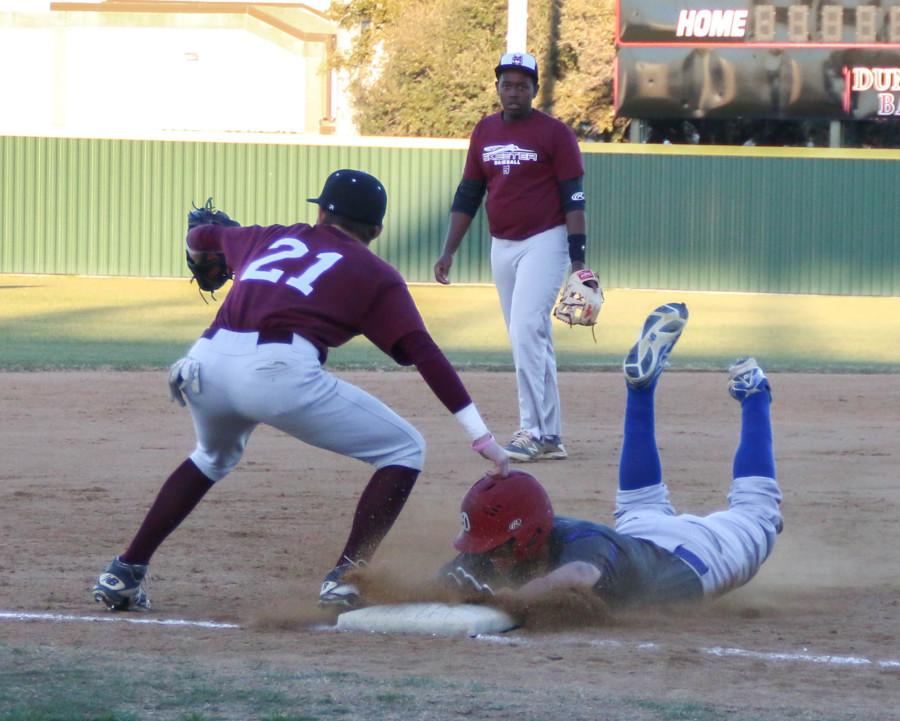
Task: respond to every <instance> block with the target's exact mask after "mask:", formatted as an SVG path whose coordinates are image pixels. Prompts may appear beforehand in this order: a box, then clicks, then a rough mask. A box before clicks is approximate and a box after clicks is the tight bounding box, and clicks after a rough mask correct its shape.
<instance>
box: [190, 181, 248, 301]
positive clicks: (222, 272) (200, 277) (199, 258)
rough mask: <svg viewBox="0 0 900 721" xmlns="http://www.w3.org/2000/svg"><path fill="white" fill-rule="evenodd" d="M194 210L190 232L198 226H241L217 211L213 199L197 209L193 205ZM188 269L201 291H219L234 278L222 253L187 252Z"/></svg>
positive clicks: (191, 211)
mask: <svg viewBox="0 0 900 721" xmlns="http://www.w3.org/2000/svg"><path fill="white" fill-rule="evenodd" d="M191 205H192V206H193V207H192V210H190V211H189V212H188V216H187V221H188V232H190V231H191V229H193V228H196V227H197V226H198V225H224V226H237V225H240V223H238V222H237V221H236V220H232V218H230V217H229V215H228V214H227V213H225V212H223V211H221V210H216V208H215V207H214V206H213V201H212V198H210V199H209V200H207V201H206V204H205V205H203V206H201V207H199V208H198V207H197V206H196V205H193V203H192V204H191ZM185 255H186V259H187V267H188V270H190V271H191V275H193V276H194V278H193V279H194V280H196V281H197V285H198V286H199V287H200V290H205V291H208V292H210V293H211V292H213V291H215V290H218V289H219V288H221V287H222V286H223V285H225V281H227V280H230V279H231V278H232V277H234V273H232V272H231V271H230V270H229V268H228V264H227V263H226V262H225V254H224V253H222V252H220V251H202V250H200V251H191V250H188V251H187V252H186V254H185Z"/></svg>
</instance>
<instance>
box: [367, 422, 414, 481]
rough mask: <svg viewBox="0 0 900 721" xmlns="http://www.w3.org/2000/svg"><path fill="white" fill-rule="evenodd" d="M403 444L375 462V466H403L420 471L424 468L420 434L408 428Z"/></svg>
mask: <svg viewBox="0 0 900 721" xmlns="http://www.w3.org/2000/svg"><path fill="white" fill-rule="evenodd" d="M410 431H411V432H410V433H408V434H407V436H406V438H405V439H404V442H403V443H401V444H399V445H398V446H397V447H396V448H395V449H393V450H392V451H390V452H389V453H386V454H384V455H383V456H382V457H381V458H379V459H378V460H377V462H376V463H375V466H376V467H377V468H384V467H385V466H405V467H406V468H413V469H415V470H417V471H421V470H422V469H423V468H424V467H425V439H424V438H423V437H422V434H421V433H419V432H418V431H417V430H416V429H415V428H413V427H412V426H410Z"/></svg>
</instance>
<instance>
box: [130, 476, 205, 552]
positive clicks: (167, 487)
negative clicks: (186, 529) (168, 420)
mask: <svg viewBox="0 0 900 721" xmlns="http://www.w3.org/2000/svg"><path fill="white" fill-rule="evenodd" d="M212 486H213V481H212V480H210V479H209V478H207V477H206V476H204V475H203V473H201V472H200V469H199V468H197V466H195V465H194V462H193V461H192V460H191V459H190V458H188V459H187V460H186V461H185V462H184V463H182V464H181V465H180V466H178V468H176V469H175V471H174V472H173V473H172V475H171V476H169V477H168V479H166V482H165V483H163V487H162V488H160V489H159V493H158V494H157V496H156V500H155V501H154V502H153V505H152V506H151V507H150V510H149V511H147V515H146V516H145V517H144V522H143V523H142V524H141V527H140V528H139V529H138V532H137V534H136V535H135V537H134V539H133V540H132V541H131V545H130V546H129V547H128V550H127V551H125V553H123V554H122V556H121V559H122V560H123V561H124V562H125V563H148V562H149V561H150V557H151V556H152V555H153V554H154V552H155V551H156V549H157V548H159V544H161V543H162V542H163V541H165V540H166V537H167V536H168V535H169V534H170V533H171V532H172V531H174V530H175V529H176V528H178V524H180V523H181V522H182V521H183V520H184V519H185V518H187V516H188V514H189V513H190V512H191V511H193V510H194V507H195V506H196V505H197V504H198V503H199V502H200V499H201V498H203V496H205V495H206V492H207V491H208V490H209V489H210V488H212Z"/></svg>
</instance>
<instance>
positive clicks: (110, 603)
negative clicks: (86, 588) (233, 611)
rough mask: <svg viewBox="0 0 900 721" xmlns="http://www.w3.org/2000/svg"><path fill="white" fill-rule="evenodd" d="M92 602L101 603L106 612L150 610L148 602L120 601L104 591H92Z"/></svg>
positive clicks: (96, 589) (97, 589)
mask: <svg viewBox="0 0 900 721" xmlns="http://www.w3.org/2000/svg"><path fill="white" fill-rule="evenodd" d="M93 593H94V602H95V603H102V604H103V605H104V606H106V610H107V611H134V610H137V609H143V610H147V609H149V608H150V602H149V601H146V602H145V603H135V602H134V601H133V600H132V599H130V598H129V599H126V600H124V601H123V600H122V599H121V598H113V597H112V596H110V595H109V594H108V593H107V592H106V591H104V590H102V589H99V588H95V589H93Z"/></svg>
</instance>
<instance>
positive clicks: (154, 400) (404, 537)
mask: <svg viewBox="0 0 900 721" xmlns="http://www.w3.org/2000/svg"><path fill="white" fill-rule="evenodd" d="M338 375H340V376H341V377H344V378H346V379H348V380H350V381H351V382H353V383H356V384H358V385H360V386H361V387H363V388H365V389H366V390H369V391H370V392H372V393H373V394H375V395H377V396H378V397H379V398H381V399H383V400H385V401H386V402H388V403H389V404H390V405H391V406H392V407H394V408H395V409H396V410H397V411H398V412H399V413H401V414H402V415H403V416H405V417H406V418H407V419H409V420H410V421H411V422H412V423H413V424H415V425H416V426H417V427H418V428H419V429H420V430H421V431H422V433H423V434H424V435H425V437H426V440H427V442H428V458H427V461H426V468H425V471H424V472H423V474H422V476H421V477H420V480H419V483H418V485H417V487H416V488H415V490H414V491H413V494H412V496H411V498H410V501H409V503H408V505H407V507H406V509H405V510H404V512H403V514H402V515H401V517H400V519H399V521H398V523H397V525H396V526H395V527H394V529H393V531H392V532H391V534H390V535H389V536H388V538H387V540H386V541H385V543H384V544H383V545H382V547H381V549H380V551H379V553H378V555H377V556H376V559H375V563H374V564H373V567H372V574H373V577H374V578H376V579H382V586H384V583H383V581H384V579H391V578H401V579H404V582H406V581H410V582H415V581H416V580H419V579H426V578H429V577H430V576H431V575H433V574H434V573H435V571H436V569H437V568H438V566H439V565H440V564H441V563H442V562H443V561H445V560H447V559H448V558H450V557H451V556H452V549H451V546H450V543H451V540H452V538H453V536H454V535H455V533H456V529H457V523H458V521H457V509H458V504H459V500H460V498H461V497H462V495H463V493H464V492H465V491H466V489H467V488H468V486H469V485H470V484H471V483H472V482H474V481H475V480H476V479H477V478H478V477H480V475H481V474H482V473H483V472H484V471H485V470H486V464H485V462H484V461H483V460H482V459H480V458H479V457H478V456H476V455H475V454H473V453H472V452H471V451H470V450H469V449H468V447H467V443H466V441H465V438H464V435H463V432H462V430H461V429H460V428H459V427H458V425H457V424H456V422H455V421H454V420H453V418H452V417H451V416H450V415H449V414H448V413H447V412H446V410H445V409H444V408H443V407H442V406H441V405H440V404H439V402H438V401H437V400H436V399H435V398H434V397H433V396H432V395H431V393H430V392H429V391H428V389H427V388H426V386H425V385H424V383H422V382H421V379H420V378H419V377H418V375H417V374H415V373H414V372H403V371H398V372H344V373H338ZM462 376H463V380H464V382H465V383H466V385H467V386H468V388H469V389H470V391H471V392H472V395H473V397H474V399H475V401H476V403H477V404H478V406H479V408H480V409H481V411H482V414H483V415H484V416H485V418H486V419H487V421H488V424H489V425H490V427H491V428H492V430H493V431H494V432H495V433H496V434H497V435H498V436H502V437H503V438H505V437H506V436H507V435H508V434H511V432H512V431H513V430H514V429H515V426H516V417H517V416H516V407H515V385H514V383H515V381H514V378H513V376H512V374H509V373H482V372H466V373H463V374H462ZM165 377H166V376H165V373H164V372H160V371H157V372H140V373H126V372H112V373H107V372H58V373H57V372H52V373H3V374H0V397H2V398H3V399H4V401H3V421H2V431H0V445H2V448H3V449H4V451H3V453H4V462H3V464H2V472H0V474H2V485H0V507H2V519H3V523H2V527H0V544H2V548H3V553H2V555H0V610H2V611H21V612H38V611H40V612H52V613H60V614H73V615H100V614H101V611H100V609H99V608H98V607H97V606H96V605H95V604H94V603H93V601H92V599H91V597H90V595H89V593H88V589H89V587H90V585H91V583H92V582H93V579H94V578H95V577H96V575H97V574H98V572H99V571H100V570H102V568H103V566H104V565H105V564H106V563H107V562H108V561H109V559H110V558H111V557H112V556H113V554H115V553H118V552H120V551H121V550H122V549H123V548H124V546H125V544H126V543H127V541H128V540H129V539H130V537H131V535H132V534H133V532H134V531H135V530H136V528H137V525H138V524H139V523H140V521H141V519H142V517H143V515H144V513H145V511H146V509H147V508H148V506H149V504H150V502H151V501H152V499H153V497H154V496H155V494H156V491H157V490H158V488H159V486H160V485H161V483H162V481H163V480H164V478H165V477H166V475H167V474H168V473H169V472H170V471H171V470H172V469H174V468H175V467H176V466H177V465H178V464H179V463H180V462H181V461H182V460H183V459H184V457H185V456H186V455H187V454H188V453H189V452H190V451H191V450H192V447H193V429H192V425H191V420H190V415H189V413H188V412H187V411H186V410H183V409H180V408H179V407H177V406H176V405H174V404H171V403H170V402H169V401H168V395H167V388H166V382H165ZM725 380H726V378H725V374H724V373H690V372H669V373H667V374H666V375H665V376H664V377H663V379H662V381H661V384H660V389H659V392H658V396H657V399H658V400H657V424H658V433H657V435H658V441H659V445H660V450H661V454H662V461H663V469H664V475H665V477H666V480H667V482H668V483H669V485H670V488H671V490H672V495H673V499H674V502H675V504H676V506H677V507H678V508H679V510H683V511H690V512H694V513H705V512H708V511H712V510H715V509H716V508H718V507H721V506H722V505H723V504H724V497H725V493H726V490H727V486H728V483H729V481H730V474H731V458H732V453H733V451H734V448H735V445H736V443H737V436H738V421H739V414H738V406H737V404H736V403H735V402H734V401H732V400H731V399H730V398H729V397H728V395H727V392H726V385H725ZM772 383H773V386H774V389H775V402H774V405H773V418H774V426H775V437H776V459H777V464H778V473H779V481H780V483H781V485H782V489H783V491H784V496H785V501H784V517H785V530H784V532H783V534H782V535H781V536H780V538H779V540H778V542H777V545H776V548H775V551H774V554H773V556H772V557H771V558H770V560H769V561H768V562H767V563H766V564H765V565H764V567H763V569H762V571H761V572H760V574H759V575H758V576H757V577H756V578H755V579H754V580H752V581H751V582H750V583H749V584H748V585H747V586H746V587H744V588H743V589H740V590H738V591H736V592H734V593H732V594H731V595H729V596H727V597H725V598H724V599H722V600H720V601H718V602H716V603H713V604H709V605H703V606H699V607H692V608H674V609H669V610H665V611H658V612H654V613H640V614H623V615H621V616H618V617H615V618H613V619H609V620H608V621H606V622H605V623H594V624H589V623H587V622H586V619H585V618H584V615H583V614H579V613H578V609H577V608H575V609H573V608H572V607H571V606H570V607H566V609H567V610H566V613H565V614H558V615H556V616H554V614H553V613H548V614H546V615H544V616H542V617H541V618H537V617H536V618H535V619H534V624H533V625H532V626H531V627H528V626H526V627H525V628H523V629H519V630H517V631H514V632H512V633H510V634H507V635H506V636H504V637H503V638H502V639H495V640H493V641H490V640H484V639H467V638H449V639H448V638H433V637H428V636H394V637H387V636H380V635H368V634H357V633H354V634H347V633H336V632H331V631H327V630H323V628H322V625H321V624H325V623H327V622H328V620H329V619H328V617H327V616H326V615H324V613H323V612H320V611H319V610H318V609H316V597H317V593H318V587H319V583H320V581H321V578H322V576H323V574H324V573H325V572H326V571H327V570H328V569H330V568H331V566H332V564H333V563H334V561H335V559H336V556H337V554H338V553H339V551H340V550H341V547H342V545H343V541H344V539H345V536H346V533H347V531H348V529H349V526H350V521H351V516H352V513H353V509H354V505H355V501H356V498H357V496H358V494H359V493H360V491H361V490H362V488H363V485H364V482H365V479H366V478H367V477H368V475H369V469H368V468H367V467H366V466H364V465H362V464H360V463H358V462H355V461H352V460H349V459H345V458H342V457H338V456H334V455H332V454H329V453H327V452H324V451H319V450H317V449H313V448H310V447H307V446H305V445H302V444H300V443H298V442H296V441H294V440H293V439H291V438H289V437H286V436H284V435H282V434H280V433H277V432H274V431H272V430H271V429H268V428H260V429H258V430H257V432H256V433H255V434H254V436H253V438H252V439H251V441H250V444H249V446H248V449H247V452H246V454H245V456H244V459H243V461H242V462H241V464H240V465H239V466H238V469H237V470H236V471H235V472H234V473H233V474H232V475H231V476H229V477H228V478H226V479H225V480H224V481H222V482H221V483H220V485H218V486H217V487H216V488H214V489H213V490H212V491H211V492H210V494H209V495H208V496H207V498H206V499H205V500H204V501H203V502H202V503H201V505H200V506H199V507H198V509H197V510H196V511H195V513H194V514H193V515H192V516H191V517H190V518H189V519H188V521H187V522H186V523H185V524H184V525H183V526H182V527H181V528H180V529H178V530H177V531H176V532H175V534H174V535H173V536H172V537H171V538H170V539H169V540H168V541H167V542H166V543H165V544H164V545H163V546H162V547H161V549H160V550H159V552H158V553H157V555H156V556H155V557H154V559H153V562H152V565H151V576H152V583H151V587H150V592H151V597H152V599H153V610H152V611H151V612H149V613H147V614H145V615H144V616H143V617H145V618H157V619H176V618H179V619H181V618H187V619H197V620H201V619H203V620H206V619H212V620H218V621H227V622H231V623H237V624H240V626H241V628H240V629H236V630H210V629H192V628H180V629H171V628H160V627H140V626H134V625H131V624H98V623H94V624H89V623H51V622H13V621H3V622H0V629H2V637H3V643H4V644H5V645H6V646H11V647H21V648H28V649H35V648H42V649H46V648H50V649H58V650H59V652H60V653H61V654H66V653H70V652H76V651H77V652H81V653H84V652H89V653H88V655H90V652H94V651H95V652H96V654H97V656H98V657H103V656H104V653H108V655H107V656H106V657H108V658H117V657H118V656H116V655H115V654H120V655H121V658H122V659H123V663H126V662H127V661H126V659H128V658H140V659H141V661H140V662H141V664H144V665H146V664H147V663H158V664H160V665H161V666H164V665H166V664H167V663H175V662H176V661H177V662H179V663H181V662H185V661H187V662H188V663H196V664H197V665H198V667H200V666H204V665H210V664H212V665H214V666H215V665H218V666H220V667H221V668H223V669H224V668H233V669H238V671H239V672H240V673H242V674H245V675H247V676H248V677H249V676H252V674H253V673H254V669H257V668H259V667H260V666H261V665H265V664H274V665H276V666H278V667H279V668H289V669H297V670H298V671H301V670H304V669H307V670H312V669H315V670H319V671H322V670H325V671H332V672H341V673H348V674H353V678H356V679H371V680H377V679H384V678H390V677H400V676H403V677H411V676H415V677H429V678H435V679H440V680H441V682H442V683H448V684H450V683H457V682H458V683H460V684H466V683H480V684H483V685H487V686H488V687H490V688H496V689H498V694H500V695H502V694H501V691H502V690H504V689H505V690H506V691H509V690H510V689H513V690H515V689H518V690H519V691H518V693H519V696H520V698H528V699H529V701H528V709H529V710H530V715H528V716H526V717H528V718H531V717H534V718H538V717H543V718H566V719H579V718H585V719H588V718H594V719H596V718H601V717H603V716H602V715H600V713H599V711H598V709H599V708H602V707H603V705H606V707H607V708H608V704H609V703H610V699H630V700H632V701H634V700H638V701H641V700H643V701H645V702H647V703H657V702H659V703H699V704H710V705H712V706H714V707H715V708H718V709H722V710H725V711H727V712H728V713H729V714H731V713H734V714H742V716H741V717H742V718H765V719H769V718H803V719H821V718H829V719H831V718H835V719H839V718H856V719H900V644H898V634H900V523H898V519H900V482H898V473H897V468H898V464H900V440H898V438H900V436H898V429H900V415H898V408H900V375H898V374H891V375H834V374H830V375H813V374H806V375H800V374H776V375H774V376H773V377H772ZM560 386H561V391H562V396H563V413H564V424H565V434H564V440H565V441H566V444H567V446H568V449H569V452H570V454H571V457H570V458H569V460H567V461H557V462H542V463H538V464H532V465H529V466H528V467H527V470H529V471H530V472H532V473H534V474H535V475H536V476H537V477H538V478H540V479H541V481H543V482H544V484H545V485H546V486H547V487H548V489H549V490H550V493H551V496H552V497H553V499H554V503H555V508H556V511H557V512H558V513H561V514H565V515H573V516H581V517H585V518H590V519H593V520H597V521H600V522H607V523H609V522H611V521H612V506H613V498H614V490H615V483H616V473H617V462H618V452H619V447H620V442H621V425H622V410H623V406H624V399H625V392H624V385H623V383H622V380H621V376H620V375H619V374H618V373H563V374H561V377H560ZM377 583H378V582H377V581H376V584H377ZM716 649H720V650H719V651H716ZM721 649H733V651H730V652H729V651H726V650H721ZM738 651H740V652H741V653H738ZM717 653H719V654H725V655H716V654H717ZM779 654H785V655H786V656H785V657H783V658H779V657H778V655H779ZM853 659H856V661H853ZM353 692H354V691H353V684H349V683H348V685H347V693H348V694H349V693H353ZM411 693H413V694H415V693H416V691H415V690H413V691H412V692H411ZM421 693H422V694H423V702H422V704H421V705H419V706H416V707H414V708H413V709H411V710H410V711H409V712H408V713H406V714H405V716H406V717H407V718H423V719H443V718H462V717H469V718H498V719H499V718H507V717H509V712H510V711H509V707H508V706H506V707H503V705H502V704H500V703H499V701H498V709H500V710H497V709H495V710H491V708H489V707H486V706H485V705H484V704H482V705H481V706H480V707H479V708H478V709H465V708H462V707H459V706H457V707H455V708H441V705H440V702H439V700H438V701H435V700H433V698H432V696H433V695H434V694H433V693H432V692H429V691H427V690H422V691H421ZM429 694H430V695H429ZM426 696H428V698H427V699H426V698H425V697H426ZM499 698H500V696H498V699H499ZM630 708H631V709H632V711H634V713H633V714H632V715H631V716H627V717H628V718H644V716H641V715H640V714H639V713H638V711H635V710H634V709H635V708H636V707H630ZM226 716H227V714H226ZM344 717H346V718H362V717H364V716H363V715H360V714H356V715H354V714H353V713H351V714H349V715H345V716H344ZM613 717H614V718H626V715H624V713H622V714H619V715H617V716H613ZM654 718H656V717H654ZM710 718H712V717H710Z"/></svg>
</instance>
